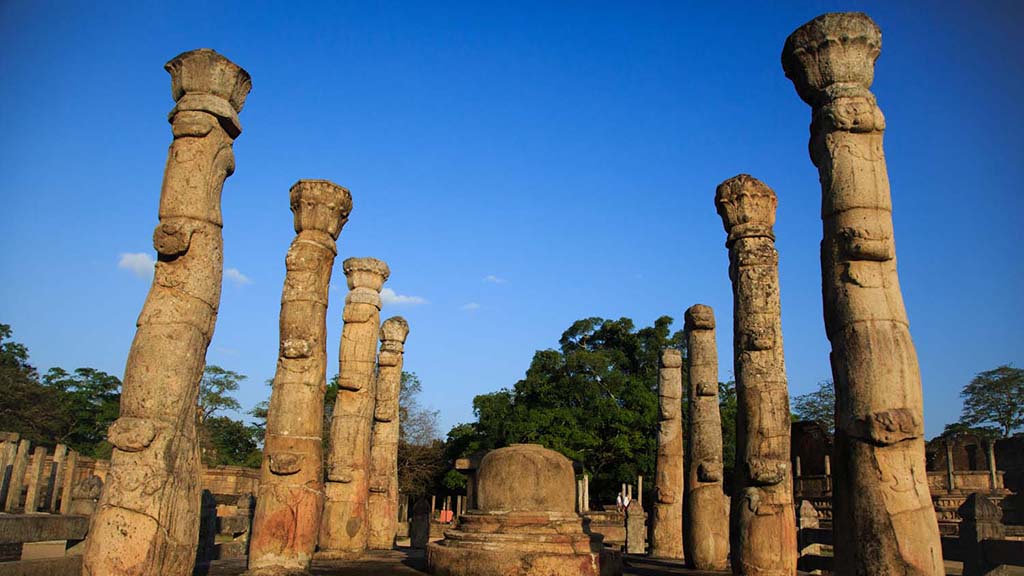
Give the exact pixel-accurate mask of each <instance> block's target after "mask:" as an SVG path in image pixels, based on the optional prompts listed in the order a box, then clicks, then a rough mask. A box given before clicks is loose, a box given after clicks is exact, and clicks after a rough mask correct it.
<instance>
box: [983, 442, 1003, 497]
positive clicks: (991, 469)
mask: <svg viewBox="0 0 1024 576" xmlns="http://www.w3.org/2000/svg"><path fill="white" fill-rule="evenodd" d="M985 448H986V449H987V453H988V476H989V482H990V484H991V486H992V491H993V492H995V491H996V490H998V489H999V488H1000V486H999V472H998V469H997V468H996V441H995V439H991V438H990V439H989V440H988V441H987V442H985Z"/></svg>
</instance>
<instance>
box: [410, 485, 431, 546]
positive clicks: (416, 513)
mask: <svg viewBox="0 0 1024 576" xmlns="http://www.w3.org/2000/svg"><path fill="white" fill-rule="evenodd" d="M431 500H433V496H431ZM433 515H434V511H433V506H432V504H428V503H427V499H426V497H423V496H421V497H420V498H419V499H418V500H416V503H415V504H413V507H412V522H410V523H409V545H410V546H412V547H413V548H415V549H418V550H423V549H424V548H426V547H427V542H429V541H430V522H431V516H433Z"/></svg>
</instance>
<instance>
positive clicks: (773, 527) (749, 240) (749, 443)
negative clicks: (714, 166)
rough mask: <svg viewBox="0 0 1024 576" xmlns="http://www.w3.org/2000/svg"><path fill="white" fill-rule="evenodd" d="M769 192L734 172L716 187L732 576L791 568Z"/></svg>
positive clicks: (792, 533)
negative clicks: (724, 273) (725, 293)
mask: <svg viewBox="0 0 1024 576" xmlns="http://www.w3.org/2000/svg"><path fill="white" fill-rule="evenodd" d="M776 202H777V200H776V198H775V192H773V191H772V189H771V188H769V187H768V186H766V185H765V184H764V183H763V182H761V181H759V180H757V179H756V178H753V177H752V176H748V175H746V174H741V175H739V176H736V177H734V178H730V179H729V180H726V181H725V182H723V183H721V184H719V186H718V189H717V191H716V194H715V205H716V206H717V208H718V214H719V215H720V216H721V217H722V223H723V224H724V225H725V231H726V233H727V234H728V239H727V240H726V246H728V248H729V277H730V278H731V279H732V285H733V353H734V363H735V366H734V371H735V374H736V401H737V403H738V407H739V409H738V410H737V414H736V467H735V470H736V472H735V479H734V481H733V482H734V484H735V486H734V491H733V499H732V510H731V519H730V524H731V539H732V554H733V556H732V570H733V573H734V574H744V575H748V576H755V575H764V576H768V575H772V576H775V575H783V574H785V575H789V574H795V573H796V560H797V549H796V515H795V511H794V510H793V476H792V474H791V470H790V464H789V392H788V390H787V387H786V364H785V360H784V358H783V353H782V323H781V320H780V306H779V270H778V266H779V253H778V252H776V250H775V235H774V233H773V232H772V226H773V225H774V224H775V205H776Z"/></svg>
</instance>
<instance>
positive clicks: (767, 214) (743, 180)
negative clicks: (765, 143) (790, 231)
mask: <svg viewBox="0 0 1024 576" xmlns="http://www.w3.org/2000/svg"><path fill="white" fill-rule="evenodd" d="M777 204H778V199H777V198H776V197H775V191H773V190H772V189H771V188H769V187H768V185H767V184H765V183H764V182H761V181H760V180H758V179H757V178H754V177H753V176H751V175H749V174H740V175H738V176H733V177H732V178H730V179H728V180H726V181H725V182H722V183H721V184H719V185H718V188H716V189H715V207H716V208H717V210H718V215H719V216H721V217H722V225H724V226H725V231H726V233H727V234H728V235H729V237H728V240H727V241H726V246H732V243H733V242H735V241H736V240H738V239H740V238H750V237H759V236H760V237H768V238H772V239H774V238H775V236H774V234H773V233H772V226H774V225H775V207H776V205H777Z"/></svg>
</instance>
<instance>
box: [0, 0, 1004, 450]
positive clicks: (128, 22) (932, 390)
mask: <svg viewBox="0 0 1024 576" xmlns="http://www.w3.org/2000/svg"><path fill="white" fill-rule="evenodd" d="M1022 6H1024V4H1020V3H1015V2H978V3H963V4H953V3H941V2H939V3H936V2H922V3H911V2H899V3H897V2H879V3H866V2H844V3H834V2H796V3H789V4H778V5H776V3H768V2H757V3H751V4H743V3H714V5H712V3H692V4H689V3H683V2H666V3H655V2H629V3H626V2H623V3H599V2H493V3H492V2H466V3H414V2H397V3H377V2H351V3H334V2H330V3H323V4H318V3H312V2H303V3H298V2H297V3H284V2H276V3H254V2H246V3H242V2H238V3H230V2H188V1H183V2H174V3H170V2H167V3H155V2H132V3H114V2H109V3H108V2H44V1H7V2H3V3H0V78H2V81H0V207H2V209H0V229H2V230H3V231H4V235H3V238H4V246H3V250H0V271H2V277H0V280H2V281H0V322H3V323H7V324H11V325H12V326H13V328H14V331H15V338H16V339H17V340H19V341H21V342H23V343H24V344H26V345H27V346H28V347H29V349H30V351H31V354H32V360H33V362H34V363H35V364H36V365H37V366H38V367H40V368H41V369H44V370H45V369H46V368H49V367H51V366H62V367H65V368H68V369H72V368H75V367H79V366H91V367H96V368H99V369H101V370H105V371H107V372H110V373H113V374H117V375H121V374H122V371H123V366H124V360H125V357H126V355H127V351H128V347H129V345H130V343H131V339H132V337H133V335H134V332H135V328H134V323H135V319H136V316H137V314H138V312H139V310H140V308H141V305H142V302H143V300H144V299H145V296H146V293H147V291H148V289H149V283H150V280H149V277H148V272H147V270H146V268H145V266H143V267H142V268H141V270H140V269H139V268H138V267H137V266H136V267H135V269H134V270H133V267H132V264H133V263H134V264H138V263H139V262H140V261H141V262H143V263H144V262H145V256H137V255H138V254H143V255H150V256H151V255H152V254H153V248H152V245H151V235H152V231H153V228H154V226H155V225H156V222H157V220H156V216H157V202H158V197H159V191H160V182H161V177H162V172H163V165H164V162H165V159H166V150H167V146H168V145H169V143H170V141H171V134H170V130H169V126H168V124H167V121H166V115H167V112H169V111H170V109H171V108H172V106H173V102H172V100H171V96H170V82H169V77H168V75H167V73H166V72H165V71H164V70H163V68H162V66H163V63H164V62H166V61H167V60H169V59H170V58H172V57H173V56H175V55H176V54H178V53H180V52H183V51H186V50H190V49H193V48H199V47H211V48H214V49H216V50H218V51H219V52H221V53H223V54H225V55H226V56H228V57H229V58H231V59H232V60H233V61H235V62H236V63H238V64H239V65H241V66H243V67H244V68H246V69H247V70H248V71H249V72H250V74H251V75H252V77H253V90H252V92H251V94H250V96H249V99H248V101H247V103H246V107H245V109H244V110H243V112H242V114H241V120H242V124H243V127H244V131H243V133H242V135H241V136H240V138H239V139H238V140H237V142H236V144H235V155H236V164H237V170H236V173H235V175H234V176H232V177H231V178H229V179H228V181H227V183H226V185H225V188H224V196H223V212H224V222H225V228H224V241H225V265H226V267H227V268H229V269H233V270H234V271H235V272H234V273H232V272H230V271H229V272H228V274H227V276H226V279H225V286H224V292H223V298H222V302H221V308H220V319H219V322H218V324H217V331H216V335H215V338H214V341H213V344H212V345H211V347H210V351H209V356H208V361H209V362H210V363H215V364H218V365H220V366H223V367H225V368H228V369H232V370H236V371H238V372H242V373H244V374H247V375H248V376H249V380H248V381H247V382H246V384H245V386H244V387H243V389H242V390H241V393H240V398H241V401H242V403H243V405H245V406H246V407H249V406H252V405H253V404H255V403H256V402H258V401H260V400H262V399H264V398H265V397H267V396H268V395H269V388H268V387H266V386H265V385H264V384H263V382H264V381H265V380H266V379H268V378H271V377H272V376H273V373H274V366H275V361H276V358H277V345H278V329H277V320H278V311H279V306H280V292H281V285H282V282H283V277H284V254H285V251H286V250H287V248H288V244H289V242H290V241H291V239H292V237H293V235H294V232H293V230H292V220H291V214H290V212H289V210H288V189H289V187H290V186H291V184H292V183H294V182H295V181H296V180H297V179H299V178H327V179H330V180H333V181H335V182H337V183H339V184H342V185H344V186H346V187H348V188H349V189H351V191H352V196H353V200H354V205H355V208H354V210H353V213H352V216H351V219H350V221H349V223H348V225H347V226H346V227H345V230H344V231H343V232H342V236H341V239H340V241H339V248H340V256H339V259H338V265H337V266H336V268H335V284H336V285H337V286H338V287H339V289H338V290H335V291H333V292H332V293H331V297H332V302H331V307H330V310H329V312H328V314H329V316H328V326H329V332H330V343H329V346H328V353H329V357H330V362H331V366H332V369H331V370H330V372H331V373H333V372H334V371H335V370H336V366H337V364H336V362H337V342H338V338H339V336H340V331H341V325H342V322H341V306H342V304H343V297H344V290H343V287H344V281H343V279H342V272H341V266H340V261H341V259H342V258H345V257H349V256H375V257H378V258H381V259H384V260H385V261H387V262H388V263H389V264H390V266H391V269H392V276H391V280H390V281H389V282H388V284H387V287H388V288H389V289H391V290H392V291H393V294H392V296H393V297H392V298H388V300H389V301H390V303H388V304H387V305H386V306H385V308H384V312H383V315H384V317H387V316H389V315H394V314H401V315H403V316H405V317H406V318H407V319H408V320H409V322H410V325H411V333H410V336H409V340H408V343H407V347H406V350H407V353H406V368H407V369H408V370H411V371H415V372H416V373H418V374H419V376H420V377H421V379H422V381H423V384H424V392H423V398H422V400H423V402H424V404H426V405H428V406H432V407H434V408H436V409H438V410H440V411H441V422H442V428H443V430H444V431H446V430H447V429H448V428H449V427H450V426H451V425H453V424H455V423H457V422H462V421H469V420H471V419H472V407H471V402H472V398H473V396H474V395H476V394H480V393H484V392H489V391H493V390H496V389H498V388H501V387H508V386H512V385H513V384H514V383H515V382H516V381H517V380H518V379H519V378H521V377H522V376H523V374H524V372H525V370H526V368H527V366H528V365H529V362H530V359H531V357H532V355H533V353H534V351H536V350H538V349H543V348H548V347H555V346H557V342H558V338H559V336H560V335H561V333H562V331H563V330H564V329H565V328H567V327H568V326H569V325H570V324H571V323H572V322H573V321H574V320H576V319H579V318H584V317H588V316H604V317H609V318H618V317H620V316H628V317H630V318H633V319H634V320H635V321H636V322H637V324H638V325H647V324H650V323H651V322H652V321H653V320H654V319H655V318H656V317H658V316H660V315H663V314H668V315H671V316H672V317H674V318H676V319H677V322H676V327H680V326H681V323H682V322H681V319H682V313H683V311H684V310H685V309H686V308H687V307H688V306H690V305H691V304H694V303H697V302H701V303H705V304H709V305H711V306H713V307H714V308H715V310H716V313H717V315H718V319H719V326H720V329H719V332H718V341H719V348H720V358H721V360H722V366H721V375H722V378H723V379H727V378H730V377H731V374H732V367H731V358H732V352H731V340H732V335H731V330H730V329H729V327H730V326H731V324H732V319H731V307H732V297H731V288H730V284H729V278H728V272H727V268H728V257H727V252H726V249H725V247H724V242H725V233H724V231H723V229H722V225H721V221H720V219H719V218H718V216H717V215H716V214H715V209H714V204H713V198H714V189H715V186H716V185H717V184H718V183H719V182H721V181H722V180H725V179H726V178H729V177H731V176H733V175H735V174H737V173H740V172H747V173H750V174H753V175H754V176H756V177H758V178H760V179H761V180H763V181H765V182H766V183H768V184H769V185H770V186H772V187H773V188H774V189H775V191H776V192H777V194H778V196H779V210H778V222H777V224H776V227H775V232H776V235H777V238H778V240H777V246H778V249H779V252H780V259H781V262H780V276H781V286H782V313H783V330H784V335H785V349H786V363H787V369H788V375H789V382H790V390H791V394H793V395H796V394H801V393H805V392H808V391H811V390H813V389H814V388H815V387H816V383H817V382H818V381H820V380H822V379H825V378H827V377H829V375H830V371H829V366H828V350H829V347H828V342H827V340H826V338H825V334H824V327H823V322H822V314H821V292H820V285H821V284H820V268H819V261H818V243H819V241H820V238H821V223H820V219H819V205H820V189H819V186H818V176H817V171H816V169H815V168H814V166H813V165H812V164H811V162H810V159H809V158H808V155H807V136H808V124H809V122H810V109H809V108H808V107H807V106H806V105H805V104H804V103H803V102H801V101H800V99H799V98H798V97H797V96H796V93H795V92H794V90H793V87H792V85H791V84H790V82H789V81H788V80H787V79H786V78H785V76H784V75H783V73H782V69H781V66H780V64H779V54H780V51H781V49H782V45H783V42H784V41H785V39H786V36H787V35H788V34H789V33H790V32H791V31H793V30H794V29H795V28H796V27H798V26H799V25H801V24H803V23H804V22H806V21H807V20H810V19H811V18H813V17H814V16H816V15H818V14H820V13H822V12H826V11H836V10H864V11H866V12H868V13H869V14H870V15H871V16H872V17H873V18H874V19H875V20H876V21H877V22H878V23H879V25H880V26H881V27H882V30H883V38H884V40H883V50H882V57H881V59H880V60H879V62H878V65H877V72H876V76H875V86H874V90H875V93H876V94H877V96H878V98H879V102H880V104H881V107H882V109H883V111H884V112H885V114H886V116H887V120H888V133H887V135H886V141H885V146H886V153H887V158H888V167H889V174H890V179H891V182H892V190H893V203H894V209H895V225H896V237H897V246H898V248H897V250H898V257H899V271H900V280H901V284H902V287H903V294H904V297H905V300H906V304H907V309H908V312H909V315H910V320H911V330H912V334H913V336H914V340H915V343H916V344H917V349H918V353H919V356H920V362H921V370H922V376H923V381H924V388H925V402H926V404H925V418H926V427H927V432H928V434H929V435H930V436H931V435H935V434H937V433H938V432H940V431H941V430H942V427H943V425H944V424H946V423H948V422H951V421H954V420H956V419H957V417H958V415H959V410H960V405H961V404H960V399H959V396H958V394H959V391H960V389H961V387H962V386H963V385H964V384H965V383H966V382H968V381H969V380H970V378H971V377H972V376H973V375H974V374H975V373H977V372H979V371H982V370H987V369H990V368H993V367H995V366H996V365H999V364H1002V363H1007V362H1013V363H1015V364H1017V365H1018V366H1020V365H1024V353H1022V346H1021V345H1022V343H1024V329H1022V327H1021V319H1022V317H1024V314H1022V313H1024V305H1022V299H1021V297H1020V294H1021V288H1022V287H1024V264H1022V257H1021V253H1020V246H1021V241H1022V239H1024V238H1022V236H1024V233H1022V227H1021V224H1020V215H1021V214H1022V208H1024V206H1022V203H1024V202H1022V196H1024V195H1022V189H1021V187H1022V185H1021V182H1024V170H1022V162H1021V161H1022V159H1024V144H1022V140H1021V134H1024V111H1022V108H1021V106H1020V101H1021V99H1022V97H1024V75H1022V74H1021V70H1022V69H1024V57H1022V56H1024V54H1022V50H1024V49H1022V48H1021V47H1020V43H1019V41H1018V39H1017V37H1018V29H1019V27H1020V25H1021V24H1022V23H1024V18H1022V16H1024V9H1022ZM125 254H129V255H132V254H135V255H136V256H134V257H131V256H129V257H128V258H127V259H125V258H124V257H123V255H125ZM140 271H141V273H137V272H140ZM402 297H405V298H402Z"/></svg>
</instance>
